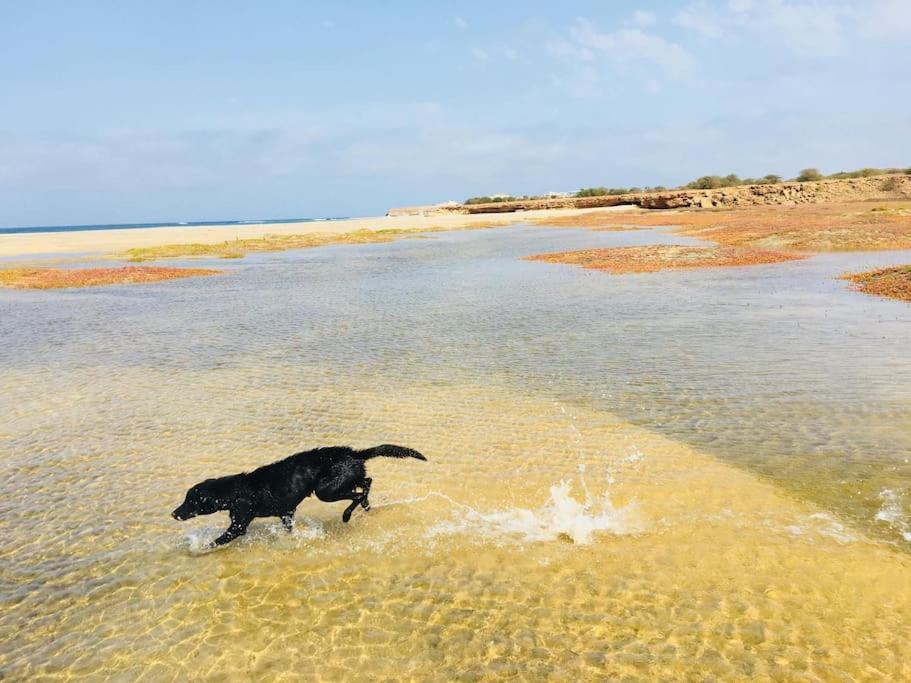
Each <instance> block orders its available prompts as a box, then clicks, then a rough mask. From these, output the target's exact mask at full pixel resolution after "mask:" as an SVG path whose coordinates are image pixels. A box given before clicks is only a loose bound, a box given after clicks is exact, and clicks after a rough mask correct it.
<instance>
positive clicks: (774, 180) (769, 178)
mask: <svg viewBox="0 0 911 683" xmlns="http://www.w3.org/2000/svg"><path fill="white" fill-rule="evenodd" d="M762 181H763V183H764V184H766V185H777V184H778V183H780V182H781V176H780V175H775V174H774V173H769V174H768V175H766V176H763V177H762Z"/></svg>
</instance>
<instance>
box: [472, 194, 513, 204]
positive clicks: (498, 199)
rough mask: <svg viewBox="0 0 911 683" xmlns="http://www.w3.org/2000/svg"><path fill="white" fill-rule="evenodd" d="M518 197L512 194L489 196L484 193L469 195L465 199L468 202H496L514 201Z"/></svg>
mask: <svg viewBox="0 0 911 683" xmlns="http://www.w3.org/2000/svg"><path fill="white" fill-rule="evenodd" d="M516 199H517V197H513V196H512V195H505V196H497V197H488V196H487V195H482V196H481V197H469V198H468V199H466V200H465V203H466V204H496V203H497V202H514V201H516Z"/></svg>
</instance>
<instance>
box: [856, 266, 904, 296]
mask: <svg viewBox="0 0 911 683" xmlns="http://www.w3.org/2000/svg"><path fill="white" fill-rule="evenodd" d="M841 279H842V280H849V281H850V282H853V283H854V289H856V290H858V291H861V292H864V293H866V294H873V295H875V296H885V297H889V298H890V299H899V300H901V301H911V265H905V266H893V267H891V268H879V269H878V270H868V271H866V272H865V273H848V274H847V275H842V276H841Z"/></svg>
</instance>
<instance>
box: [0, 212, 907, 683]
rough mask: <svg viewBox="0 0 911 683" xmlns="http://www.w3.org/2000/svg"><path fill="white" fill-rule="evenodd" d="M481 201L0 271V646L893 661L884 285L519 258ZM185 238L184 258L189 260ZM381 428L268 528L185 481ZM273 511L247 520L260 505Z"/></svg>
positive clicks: (109, 652) (135, 662)
mask: <svg viewBox="0 0 911 683" xmlns="http://www.w3.org/2000/svg"><path fill="white" fill-rule="evenodd" d="M667 241H674V242H680V243H694V241H693V240H688V239H686V238H680V237H676V236H669V235H667V234H663V233H661V232H660V231H637V232H630V233H597V232H588V231H575V230H546V229H542V228H524V227H518V228H510V229H504V230H492V231H472V232H464V233H438V234H434V235H433V236H432V238H431V239H423V240H402V241H399V242H395V243H389V244H375V245H361V246H338V247H327V248H322V249H317V250H309V251H301V252H286V253H281V254H263V255H257V256H254V257H248V258H246V259H244V260H243V261H241V262H232V263H229V264H227V265H226V264H225V263H224V262H218V265H219V266H220V267H226V268H228V269H229V272H228V273H227V274H226V275H224V276H221V277H216V278H202V279H198V280H187V281H178V282H170V283H164V284H160V285H150V286H143V287H122V288H121V287H112V288H102V289H93V290H81V291H56V292H19V291H16V292H12V291H2V290H0V359H2V360H0V373H2V374H0V391H2V393H0V411H2V414H3V416H4V417H3V419H2V421H0V449H2V453H3V458H2V462H0V468H2V469H0V492H2V494H3V495H2V496H0V534H2V536H3V538H4V543H3V544H2V546H0V675H2V676H6V677H9V678H10V679H20V678H25V677H30V676H47V677H60V678H68V677H86V676H88V677H96V678H108V677H116V676H120V677H122V678H124V679H130V680H133V679H136V678H137V677H139V676H146V678H147V679H148V680H159V679H169V678H177V677H187V676H193V677H199V678H207V679H216V680H218V679H229V678H236V677H241V676H249V677H253V678H258V679H270V680H271V679H274V678H281V677H283V676H284V677H286V678H288V679H289V680H293V679H297V678H299V677H301V676H308V675H309V676H312V677H318V678H322V679H333V678H343V677H346V678H348V677H350V676H351V675H354V674H355V673H359V675H362V676H365V677H368V678H371V677H372V678H379V679H384V678H387V679H389V680H401V678H403V677H404V678H408V677H412V678H415V679H421V680H427V679H438V680H453V679H468V680H474V679H478V678H497V677H508V676H515V675H520V676H524V677H545V676H551V677H555V678H563V677H568V676H576V677H583V678H597V677H600V676H605V675H607V676H616V677H622V676H625V675H629V676H633V677H682V676H690V677H695V678H704V677H711V676H716V677H719V676H720V677H732V676H757V677H762V676H767V677H776V676H778V677H782V676H784V677H788V676H792V677H793V676H799V675H803V676H805V677H808V678H813V677H816V678H822V679H829V678H832V677H837V676H840V675H845V676H854V677H867V678H873V677H879V676H885V677H889V676H891V677H893V678H895V677H911V670H909V669H908V664H906V663H905V660H906V659H907V658H906V657H905V656H904V650H905V648H906V643H907V637H908V635H909V628H911V627H909V624H911V580H909V579H911V562H909V556H911V555H909V553H908V552H907V550H908V546H909V539H908V534H909V532H911V527H909V510H911V491H909V488H911V465H909V462H908V460H909V458H911V363H909V360H908V359H909V354H908V351H907V349H909V348H911V307H909V306H907V304H902V303H899V302H891V301H886V300H879V299H873V298H870V297H867V296H864V295H861V294H858V293H855V292H852V291H850V290H848V289H847V288H846V287H845V284H844V283H842V282H838V281H836V280H834V279H833V278H834V277H835V276H837V275H838V274H839V273H841V272H843V271H845V270H855V269H862V268H867V267H873V266H878V265H885V264H888V263H898V262H908V261H909V260H911V254H909V253H895V252H893V253H879V254H845V255H825V256H817V257H814V258H813V259H810V260H807V261H803V262H793V263H786V264H778V265H773V266H767V267H755V268H742V269H718V270H710V271H698V272H680V273H659V274H650V275H633V276H623V277H615V276H609V275H605V274H602V273H596V272H590V271H584V270H580V269H575V268H571V267H567V266H559V265H548V264H542V263H531V262H526V261H522V260H521V259H520V258H519V257H521V256H523V255H527V254H533V253H540V252H544V251H554V250H562V249H572V248H582V247H589V246H596V245H620V244H641V243H653V242H667ZM197 263H198V262H197ZM390 441H391V442H401V443H405V444H407V445H409V446H412V447H415V448H418V449H420V450H421V451H422V452H425V453H426V454H427V455H428V456H429V458H430V462H429V463H426V464H425V463H418V462H399V461H382V462H377V461H373V462H372V463H371V474H372V476H373V477H374V479H375V484H374V494H373V496H372V497H373V499H374V509H373V510H372V511H371V512H370V513H369V514H363V513H361V512H357V513H355V517H354V519H353V521H352V523H351V524H350V525H348V526H345V525H342V524H341V522H340V520H339V517H340V513H341V507H342V506H339V505H335V506H330V505H325V504H319V503H315V502H312V501H307V502H305V504H304V505H302V507H301V510H300V513H299V514H300V517H299V519H298V521H297V525H296V529H295V532H294V533H293V534H292V535H290V536H288V535H286V534H284V532H283V531H281V530H280V527H279V525H278V524H277V523H273V521H270V520H263V521H260V522H257V523H255V524H254V526H253V527H252V529H251V533H250V534H249V535H248V537H247V538H245V539H243V540H242V541H240V542H237V543H236V544H234V545H233V546H231V547H229V548H227V549H225V550H222V551H219V552H215V553H206V552H202V551H201V548H202V547H203V546H204V544H205V541H207V540H208V539H210V538H213V537H214V536H215V535H217V534H218V533H219V532H220V531H221V529H222V527H223V526H224V525H225V520H224V519H222V518H221V516H219V517H217V518H216V517H210V518H203V519H201V520H194V521H193V522H190V523H186V524H184V525H180V524H178V523H177V522H174V521H173V520H171V519H170V517H169V516H168V512H169V511H170V510H171V509H172V508H173V507H174V506H175V505H176V504H177V503H178V502H179V500H180V498H181V497H182V494H183V492H184V490H185V489H186V488H187V487H188V486H189V485H191V484H193V483H195V482H196V481H198V480H200V479H202V478H205V477H208V476H215V475H220V474H227V473H231V472H235V471H238V470H241V469H245V468H250V467H253V466H255V465H258V464H262V463H264V462H268V461H270V460H273V459H276V458H278V457H281V456H283V455H286V454H288V453H291V452H293V451H295V450H298V449H300V448H305V447H309V446H315V445H321V444H334V443H350V444H353V445H359V446H366V445H371V444H374V443H379V442H390ZM275 522H277V520H275Z"/></svg>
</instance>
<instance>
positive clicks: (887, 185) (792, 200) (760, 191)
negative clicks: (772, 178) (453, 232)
mask: <svg viewBox="0 0 911 683" xmlns="http://www.w3.org/2000/svg"><path fill="white" fill-rule="evenodd" d="M903 198H911V175H886V176H872V177H868V178H847V179H843V180H819V181H815V182H805V183H798V182H785V183H777V184H775V185H737V186H734V187H722V188H719V189H717V190H667V191H662V192H642V193H636V194H621V195H605V196H602V197H559V198H554V199H521V200H517V201H512V202H492V203H489V204H453V203H449V204H440V205H437V206H420V207H410V208H409V207H406V208H399V209H391V210H390V211H389V213H388V214H387V215H390V216H408V215H433V214H445V213H461V214H475V213H512V212H515V211H535V210H541V209H594V208H601V207H605V206H617V205H620V204H633V205H635V206H639V207H642V208H643V209H696V208H701V209H712V208H732V207H736V206H760V205H763V204H807V203H815V202H836V201H837V202H845V201H861V200H867V199H903Z"/></svg>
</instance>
